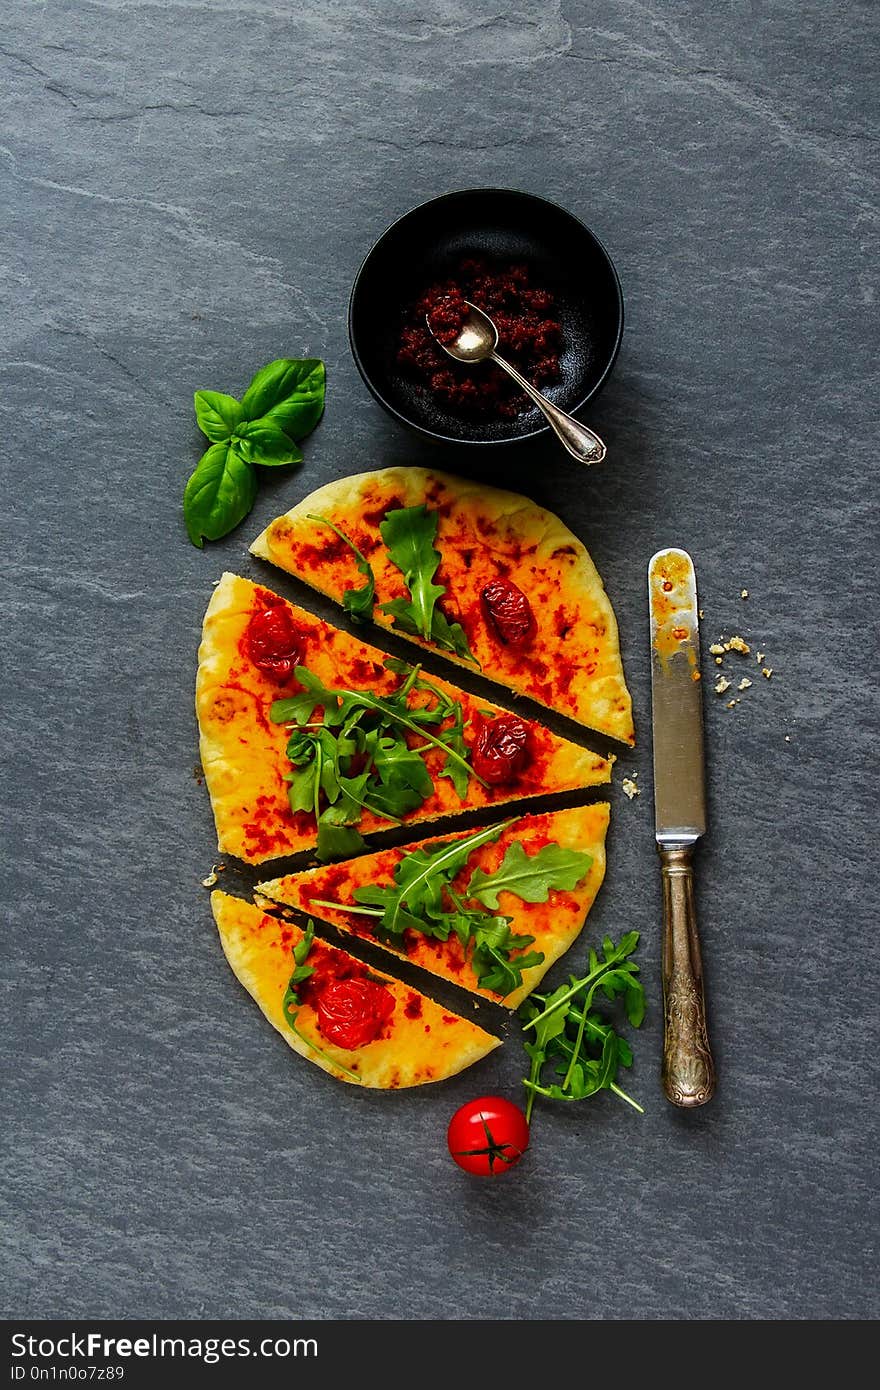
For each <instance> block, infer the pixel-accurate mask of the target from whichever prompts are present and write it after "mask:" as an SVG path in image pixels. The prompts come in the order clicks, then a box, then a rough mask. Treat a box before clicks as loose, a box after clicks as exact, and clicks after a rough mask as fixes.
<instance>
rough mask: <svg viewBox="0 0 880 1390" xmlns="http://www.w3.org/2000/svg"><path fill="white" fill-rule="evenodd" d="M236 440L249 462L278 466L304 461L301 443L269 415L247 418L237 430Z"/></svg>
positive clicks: (267, 466) (270, 466)
mask: <svg viewBox="0 0 880 1390" xmlns="http://www.w3.org/2000/svg"><path fill="white" fill-rule="evenodd" d="M235 440H236V447H237V448H238V451H239V453H240V454H241V456H242V458H243V459H246V460H247V462H248V463H260V464H262V465H263V466H264V467H266V468H277V467H278V466H279V465H281V464H288V463H302V461H303V453H302V449H300V447H299V445H298V444H294V442H293V440H292V439H290V438H289V437H288V436H287V435H286V434H285V433H284V430H283V429H282V428H281V426H280V425H276V424H275V423H274V421H272V420H271V419H270V418H269V417H268V416H267V417H264V418H263V419H261V420H245V421H244V422H243V423H242V424H241V425H239V427H238V429H237V430H236V432H235Z"/></svg>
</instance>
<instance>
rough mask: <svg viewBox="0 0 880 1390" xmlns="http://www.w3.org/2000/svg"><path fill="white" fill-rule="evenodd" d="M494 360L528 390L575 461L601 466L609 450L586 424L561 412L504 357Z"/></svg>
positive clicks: (495, 355) (492, 358)
mask: <svg viewBox="0 0 880 1390" xmlns="http://www.w3.org/2000/svg"><path fill="white" fill-rule="evenodd" d="M489 357H490V360H491V361H492V362H494V363H495V364H496V365H497V366H499V367H501V368H503V370H504V371H505V372H507V374H508V376H512V377H513V379H514V381H515V382H516V383H517V385H518V386H520V387H521V388H522V390H523V391H525V393H526V395H527V396H528V398H529V400H532V401H534V402H535V405H536V406H537V407H538V409H539V410H542V411H543V412H544V415H545V416H546V418H547V423H548V424H549V426H550V428H551V429H552V430H553V431H554V433H555V434H556V435H557V437H558V438H559V440H560V442H561V443H562V444H563V445H564V446H565V448H566V449H567V450H568V452H569V453H570V454H571V455H572V457H573V458H576V459H577V460H578V461H579V462H580V463H601V462H602V460H603V458H604V457H605V453H606V449H605V445H604V444H603V443H602V440H601V439H600V438H599V436H598V434H594V433H593V431H592V430H591V429H588V428H587V426H586V425H582V424H581V423H580V421H579V420H574V419H572V417H571V416H570V415H566V413H565V411H564V410H560V409H559V406H558V405H554V404H553V402H552V401H548V399H547V397H546V396H542V395H541V392H540V391H536V390H535V388H534V386H533V385H532V383H531V382H530V381H526V379H525V377H524V376H521V375H520V373H519V372H518V371H517V370H516V367H512V366H511V365H510V363H509V362H505V360H504V358H503V357H499V356H498V353H497V352H492V353H490V354H489Z"/></svg>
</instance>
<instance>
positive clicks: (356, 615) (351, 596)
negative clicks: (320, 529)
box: [306, 513, 388, 665]
mask: <svg viewBox="0 0 880 1390" xmlns="http://www.w3.org/2000/svg"><path fill="white" fill-rule="evenodd" d="M306 515H307V519H308V520H309V521H319V522H320V523H321V525H322V526H329V527H330V530H331V531H335V532H336V534H337V536H338V537H339V539H340V540H342V541H345V544H346V545H347V546H348V548H349V550H352V551H354V555H355V561H356V565H357V569H358V571H359V572H360V573H361V574H362V575H364V577H365V578H366V581H367V582H366V584H363V585H362V586H361V588H360V589H346V590H345V592H344V593H343V595H342V606H343V608H344V609H345V611H346V613H349V614H350V615H351V617H352V619H353V621H354V622H356V623H366V622H369V621H370V620H371V619H372V617H373V607H374V605H375V602H376V577H375V575H374V574H373V569H372V566H371V564H370V562H369V560H368V559H367V558H366V556H364V555H362V554H361V552H360V551H359V550H358V548H357V546H356V545H355V543H354V541H350V540H349V539H348V536H346V534H345V532H344V531H340V529H339V527H338V526H334V524H333V522H332V521H328V520H327V518H326V517H325V516H312V515H311V514H309V513H307V514H306ZM385 664H386V665H387V664H388V663H387V662H386V663H385Z"/></svg>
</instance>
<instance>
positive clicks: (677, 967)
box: [658, 845, 715, 1107]
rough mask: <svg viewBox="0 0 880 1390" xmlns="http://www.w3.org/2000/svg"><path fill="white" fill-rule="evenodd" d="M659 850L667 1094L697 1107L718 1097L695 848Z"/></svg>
mask: <svg viewBox="0 0 880 1390" xmlns="http://www.w3.org/2000/svg"><path fill="white" fill-rule="evenodd" d="M658 849H659V851H660V860H661V864H662V869H661V873H662V876H663V1026H664V1035H663V1090H664V1091H665V1092H666V1097H667V1099H668V1100H671V1101H672V1104H673V1105H681V1106H687V1107H693V1106H697V1105H705V1104H706V1101H707V1100H711V1099H712V1096H713V1095H714V1094H715V1063H714V1062H713V1060H712V1052H711V1049H710V1047H709V1034H708V1031H707V1028H706V999H705V994H704V992H703V966H702V961H701V958H700V940H699V937H698V935H697V914H696V910H695V907H694V870H693V855H694V850H693V846H692V845H687V846H684V847H678V848H676V849H670V848H668V847H666V846H664V845H658Z"/></svg>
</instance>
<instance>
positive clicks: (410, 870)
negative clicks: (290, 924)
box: [312, 820, 593, 996]
mask: <svg viewBox="0 0 880 1390" xmlns="http://www.w3.org/2000/svg"><path fill="white" fill-rule="evenodd" d="M513 824H514V821H513V820H509V821H504V822H503V823H502V824H501V825H490V826H487V827H486V828H485V829H484V830H478V831H475V832H474V834H473V835H469V836H466V837H465V838H464V839H461V840H452V841H449V842H445V843H443V844H440V845H434V846H431V847H425V846H423V847H421V848H419V849H416V850H412V851H411V852H410V853H409V854H407V855H404V857H403V858H402V859H401V860H400V862H399V863H398V865H397V867H396V868H395V871H394V882H393V884H385V885H381V884H367V885H366V886H364V887H363V888H356V889H355V892H354V903H353V904H346V903H338V902H330V901H328V900H326V899H321V898H314V899H313V900H312V902H313V906H315V907H332V908H336V909H337V910H341V911H344V912H355V913H362V914H363V915H365V916H368V917H374V918H375V919H376V928H375V929H376V933H377V935H379V936H384V937H386V938H388V939H391V940H393V939H395V938H397V939H398V940H399V938H400V937H401V936H402V935H403V933H404V932H405V931H407V930H411V931H417V932H420V933H421V934H422V935H423V936H430V937H435V938H437V939H438V940H440V941H448V940H449V938H450V936H453V935H454V936H455V937H457V938H458V940H459V941H460V942H461V945H462V948H463V950H464V952H465V957H466V958H467V957H468V956H469V957H470V961H471V964H472V966H473V969H474V972H475V973H476V976H477V978H478V980H479V982H480V984H481V985H482V986H483V987H484V988H485V989H491V990H493V991H494V992H495V993H496V994H500V995H502V996H506V995H508V994H511V993H513V991H514V990H516V989H519V987H520V986H521V985H522V982H523V971H524V970H528V969H530V968H531V967H532V966H535V965H540V964H541V963H542V961H543V960H544V956H543V953H542V952H540V951H528V950H527V948H528V947H529V946H531V945H533V944H534V940H535V938H534V937H533V936H528V935H525V934H517V933H514V932H512V931H511V925H512V922H513V919H512V918H511V917H505V916H501V915H498V913H497V911H490V912H487V911H485V910H484V907H478V906H476V904H477V903H482V904H484V906H485V904H487V903H488V904H489V905H490V906H491V908H493V909H497V908H498V894H499V893H500V892H502V891H507V892H510V893H512V894H514V896H516V897H519V898H521V899H522V900H523V901H525V902H546V901H547V899H548V898H549V895H550V892H551V890H552V889H554V888H572V887H574V885H575V883H579V882H581V880H582V879H583V878H585V877H586V875H587V874H588V873H589V871H590V868H591V866H592V863H593V860H592V857H591V856H590V855H589V854H586V853H584V852H581V851H578V850H564V849H562V848H561V847H560V846H559V845H555V844H550V845H544V846H543V847H542V848H541V849H540V850H539V851H538V852H537V854H534V855H527V854H525V852H524V851H523V849H522V845H520V844H519V842H518V841H515V842H514V843H513V844H512V845H510V846H509V847H508V849H507V851H506V853H505V855H504V859H503V860H502V862H501V864H500V865H499V867H498V868H497V869H496V870H495V872H494V873H492V874H487V873H486V872H485V871H484V870H483V869H480V868H475V869H474V871H473V873H472V874H471V876H470V878H469V880H468V882H467V884H466V886H465V887H464V889H463V890H461V891H457V890H456V889H455V888H454V887H453V880H454V879H455V878H456V877H457V876H458V874H459V873H460V872H461V871H462V870H463V869H464V868H465V867H466V865H467V864H468V862H469V860H470V857H471V855H472V854H473V853H474V851H475V850H477V849H479V848H480V846H481V845H486V844H492V843H494V842H495V841H496V840H497V839H498V838H499V836H500V835H501V834H502V833H503V831H504V830H506V829H507V828H508V827H509V826H511V825H513ZM524 861H525V862H524Z"/></svg>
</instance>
